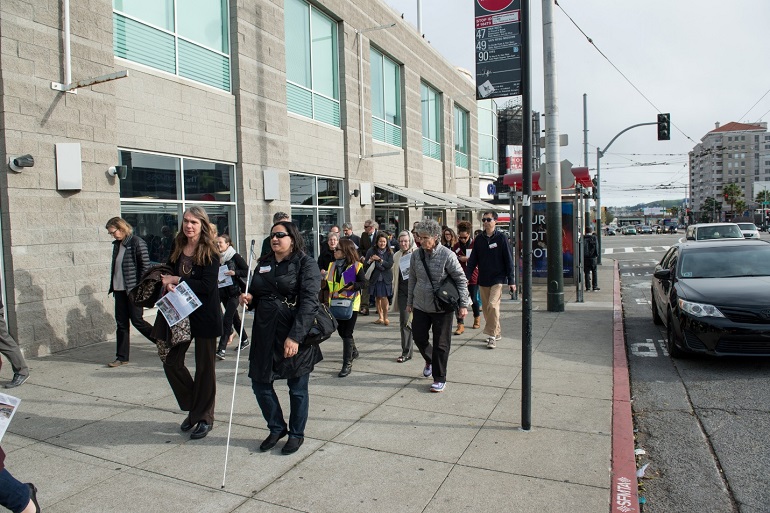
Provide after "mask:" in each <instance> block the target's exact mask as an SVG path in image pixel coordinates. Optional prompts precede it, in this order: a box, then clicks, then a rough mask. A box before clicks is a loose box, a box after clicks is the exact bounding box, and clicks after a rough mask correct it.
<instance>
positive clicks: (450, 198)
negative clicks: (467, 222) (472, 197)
mask: <svg viewBox="0 0 770 513" xmlns="http://www.w3.org/2000/svg"><path fill="white" fill-rule="evenodd" d="M425 194H427V195H428V196H434V197H436V198H438V199H439V200H441V201H445V202H447V203H453V204H454V205H455V207H454V208H459V209H461V210H466V209H469V210H478V206H477V205H476V204H475V203H473V202H471V201H467V200H464V199H462V198H461V197H459V196H455V195H454V194H448V193H446V192H436V191H425Z"/></svg>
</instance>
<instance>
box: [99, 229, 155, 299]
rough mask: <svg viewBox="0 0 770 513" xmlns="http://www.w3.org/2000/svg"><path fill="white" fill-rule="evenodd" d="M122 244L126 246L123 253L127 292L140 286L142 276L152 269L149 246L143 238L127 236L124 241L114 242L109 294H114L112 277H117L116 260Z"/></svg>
mask: <svg viewBox="0 0 770 513" xmlns="http://www.w3.org/2000/svg"><path fill="white" fill-rule="evenodd" d="M120 244H123V246H125V248H126V251H125V253H123V265H122V266H121V269H122V270H123V283H124V284H125V286H126V292H131V289H133V288H134V287H136V286H137V285H139V280H141V279H142V275H143V274H144V273H145V271H147V269H149V268H150V255H149V253H148V252H147V244H145V242H144V240H142V238H141V237H137V236H136V235H133V234H131V235H127V236H126V238H124V239H123V240H114V241H112V265H111V266H110V290H109V291H108V292H107V294H111V293H112V292H114V289H113V283H112V277H113V276H114V275H115V260H116V259H117V258H118V250H119V249H120Z"/></svg>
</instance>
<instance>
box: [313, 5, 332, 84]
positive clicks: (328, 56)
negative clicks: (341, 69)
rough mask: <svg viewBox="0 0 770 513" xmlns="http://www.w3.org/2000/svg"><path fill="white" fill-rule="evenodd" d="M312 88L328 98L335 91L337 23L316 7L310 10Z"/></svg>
mask: <svg viewBox="0 0 770 513" xmlns="http://www.w3.org/2000/svg"><path fill="white" fill-rule="evenodd" d="M310 23H311V30H312V41H313V49H312V53H311V56H312V59H313V66H312V69H313V90H314V91H317V92H319V93H321V94H323V95H326V96H328V97H329V98H335V99H336V98H339V94H338V91H337V87H338V84H337V75H338V73H337V24H336V23H335V22H333V21H332V20H331V19H329V18H327V17H326V16H325V15H323V14H321V12H320V11H319V10H318V9H312V10H311V21H310Z"/></svg>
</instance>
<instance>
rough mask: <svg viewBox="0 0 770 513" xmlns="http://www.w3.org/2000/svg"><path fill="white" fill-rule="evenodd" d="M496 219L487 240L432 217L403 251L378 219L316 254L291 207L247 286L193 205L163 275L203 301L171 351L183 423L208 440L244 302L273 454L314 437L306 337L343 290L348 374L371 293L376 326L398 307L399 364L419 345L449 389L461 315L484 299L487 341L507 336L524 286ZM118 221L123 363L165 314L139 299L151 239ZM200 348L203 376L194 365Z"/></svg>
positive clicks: (222, 240) (252, 372) (487, 218)
mask: <svg viewBox="0 0 770 513" xmlns="http://www.w3.org/2000/svg"><path fill="white" fill-rule="evenodd" d="M495 218H496V216H495V214H494V213H493V212H489V213H485V214H484V218H483V221H484V225H485V230H484V232H482V234H480V235H479V236H477V237H476V238H475V239H473V238H472V236H471V225H470V223H467V222H463V223H460V224H459V225H458V230H457V233H455V232H454V230H452V229H451V228H448V227H443V228H442V227H441V226H440V225H439V224H438V223H436V222H435V221H432V220H424V221H420V222H418V223H416V224H415V226H414V227H413V230H412V231H411V232H410V231H402V232H400V233H399V235H398V248H397V249H396V250H395V251H394V250H393V249H392V248H391V241H390V238H389V237H388V235H387V234H385V233H384V232H379V231H377V229H376V228H377V226H376V224H375V223H374V222H373V221H367V223H365V231H364V233H363V234H362V236H361V237H360V238H359V237H357V236H355V235H352V231H351V227H350V225H348V224H347V223H346V224H345V225H343V234H342V235H341V234H340V233H339V232H338V231H332V232H330V233H329V235H328V237H327V238H326V246H327V247H326V248H325V251H323V252H322V253H321V255H320V257H319V258H318V260H317V261H313V259H312V258H311V257H310V256H308V254H307V253H306V252H305V246H304V245H305V241H304V238H303V237H302V234H301V233H300V232H299V230H298V228H297V227H296V225H295V224H294V223H292V222H291V221H290V220H289V219H288V216H286V215H285V214H281V217H280V218H279V217H276V218H275V219H274V221H275V222H274V224H273V226H272V227H271V231H270V235H269V236H268V237H267V238H266V240H265V242H264V244H263V249H262V254H261V256H260V257H259V259H258V260H257V262H256V263H255V265H252V269H253V271H252V272H251V273H252V278H251V281H250V283H245V282H244V279H246V278H247V276H248V275H249V265H248V263H247V262H246V260H245V259H244V258H243V257H242V256H241V255H239V254H238V253H237V252H236V250H235V249H234V248H233V246H232V242H231V240H230V238H229V236H227V235H226V234H223V235H219V236H218V235H217V233H216V228H215V226H214V225H212V224H211V223H210V222H209V218H208V215H207V214H206V212H205V210H203V209H202V208H200V207H191V208H189V209H188V210H187V211H185V213H184V216H183V222H182V229H181V230H180V231H179V233H178V234H177V235H176V238H175V240H174V245H173V249H172V250H171V252H170V256H169V258H168V261H167V262H166V263H165V264H166V266H167V267H165V268H164V269H165V272H164V273H163V274H162V275H161V283H162V288H163V291H164V292H172V291H174V290H175V289H176V287H177V286H179V285H180V284H181V283H186V284H187V286H188V287H189V288H190V290H192V292H193V293H194V294H195V295H196V296H197V297H198V299H199V300H200V302H201V306H200V307H199V308H198V309H196V310H194V311H193V312H192V313H191V314H190V316H189V336H188V337H187V338H188V339H187V340H185V341H183V342H181V343H178V344H175V345H173V347H171V348H170V349H168V350H167V352H166V354H165V356H164V358H163V359H164V362H163V368H164V371H165V374H166V377H167V379H168V381H169V384H170V386H171V389H172V391H173V393H174V395H175V397H176V399H177V402H178V404H179V407H180V409H181V410H183V411H185V412H188V416H187V417H186V418H185V419H184V421H183V422H182V424H181V425H180V429H181V430H182V431H183V432H190V438H191V439H198V438H203V437H205V436H206V435H207V434H208V433H209V432H210V431H211V429H212V428H213V424H214V415H213V411H214V400H215V396H216V379H215V361H216V359H217V358H219V359H224V358H225V348H226V346H227V344H228V343H229V342H230V341H231V340H232V338H233V336H234V333H235V332H241V331H242V322H243V320H242V319H241V318H240V316H239V315H238V307H239V306H245V307H246V308H248V309H249V310H253V311H254V312H255V316H254V323H253V328H252V336H251V340H249V338H248V336H246V335H245V334H244V336H243V340H241V341H240V345H239V348H244V347H248V346H249V343H250V342H251V347H250V350H249V378H250V379H251V384H252V390H253V392H254V395H255V397H256V401H257V404H258V406H259V408H260V410H261V411H262V414H263V417H264V418H265V421H266V423H267V427H268V430H269V432H270V433H269V436H268V437H267V438H266V439H265V440H264V441H263V442H262V443H261V445H260V449H261V450H263V451H268V450H270V449H272V448H273V447H274V446H275V445H276V444H277V443H278V442H279V441H280V440H281V439H282V438H284V437H288V440H287V442H286V443H285V445H284V446H283V448H282V452H283V453H285V454H291V453H293V452H295V451H296V450H297V449H299V447H300V446H301V445H302V443H303V441H304V430H305V424H306V422H307V416H308V407H309V406H308V405H309V397H308V381H309V379H308V378H309V375H310V373H311V372H312V371H313V369H314V366H315V365H316V364H317V363H318V362H320V361H321V360H322V359H323V354H322V352H321V348H320V347H319V346H318V345H308V344H304V343H303V342H304V339H305V337H306V335H307V333H308V330H309V329H310V326H311V325H312V323H313V319H314V317H315V315H316V314H317V312H318V309H319V305H320V302H322V301H323V302H326V303H327V304H331V302H332V301H335V300H340V299H342V300H346V302H345V303H344V304H347V305H348V310H347V314H346V315H344V316H341V317H340V318H339V319H338V320H337V333H338V334H339V337H340V338H341V339H342V346H343V351H342V367H341V369H340V371H339V373H338V375H339V377H346V376H348V375H349V374H350V373H351V371H352V366H353V361H354V360H356V359H357V358H358V357H359V351H358V348H357V347H356V342H355V329H356V323H357V322H358V320H359V315H361V314H366V313H368V312H367V311H366V310H365V309H366V308H367V307H368V303H369V296H370V295H371V296H373V297H374V304H375V307H376V311H377V318H376V319H375V320H374V321H373V323H374V324H380V325H382V326H389V325H390V317H389V313H390V312H398V326H399V334H400V338H401V354H400V355H399V356H398V358H397V359H396V361H397V362H399V363H404V362H408V361H409V360H411V359H412V357H413V353H414V349H413V346H416V347H417V350H418V351H419V353H420V356H422V359H423V362H424V365H423V367H422V375H423V376H425V377H432V378H433V383H432V384H431V386H430V390H431V391H432V392H442V391H443V390H445V387H446V381H447V374H448V372H447V367H448V360H449V352H450V349H451V338H452V334H453V330H452V325H453V321H454V320H456V321H457V328H456V329H455V330H454V334H457V335H459V334H462V333H463V332H464V320H465V317H466V315H467V313H468V309H469V308H472V311H473V327H474V328H479V327H480V318H481V310H482V309H483V312H484V316H485V319H486V326H485V329H484V333H485V334H486V335H487V337H488V338H487V342H486V343H487V347H490V348H492V347H495V342H496V341H497V340H499V338H500V336H501V334H500V326H499V313H498V312H499V300H500V296H501V289H502V287H503V286H504V285H509V286H511V287H512V286H513V263H512V260H511V256H510V251H509V247H508V242H507V239H506V237H505V235H503V234H502V232H499V231H498V230H496V229H495V228H494V221H495ZM107 230H108V232H109V233H110V235H112V236H113V238H114V239H115V241H114V248H113V258H112V267H111V277H112V279H111V284H110V292H112V293H113V294H114V297H115V319H116V325H117V350H116V358H115V361H113V362H111V363H110V364H109V365H110V366H111V367H118V366H121V365H125V364H126V363H127V362H128V361H129V349H130V347H129V346H130V344H129V329H130V327H129V324H133V325H134V327H136V328H137V330H138V331H139V332H140V333H141V334H142V335H144V336H145V337H147V338H150V339H152V340H157V333H156V331H155V329H156V327H157V324H158V322H157V321H156V327H153V326H152V325H150V324H149V323H147V322H146V321H145V320H144V319H143V318H142V309H141V308H140V307H138V306H135V305H134V304H133V303H132V302H131V300H130V299H129V293H130V291H131V290H132V289H133V288H134V287H136V285H137V283H138V282H139V280H141V278H142V276H143V275H144V274H145V273H146V272H147V271H148V270H149V269H150V262H149V257H148V254H147V248H146V245H145V244H144V242H143V241H142V239H141V238H139V237H136V236H134V235H133V232H132V228H131V226H130V225H129V224H128V223H127V222H126V221H125V220H123V219H121V218H113V219H110V220H109V221H108V223H107ZM356 239H357V240H356ZM220 266H226V268H227V270H226V271H225V272H224V274H225V275H227V276H230V277H231V278H232V280H233V284H232V285H227V286H223V287H220V286H218V277H219V268H220ZM446 280H451V281H452V282H453V283H454V286H455V287H456V290H457V294H458V297H457V301H456V305H455V308H454V309H449V310H447V309H446V308H445V307H443V306H442V305H440V304H439V303H438V302H437V300H436V295H435V293H434V292H435V290H436V288H437V284H441V283H444V282H445V281H446ZM479 289H480V294H479ZM479 296H480V299H481V301H479ZM431 335H432V336H431ZM191 345H193V346H194V353H195V374H194V375H192V374H191V373H190V371H189V370H188V369H187V367H186V366H185V363H184V356H185V353H186V352H187V350H188V349H189V348H190V346H191ZM236 349H238V348H236ZM284 379H285V380H286V381H287V384H288V388H289V398H290V413H289V417H288V422H287V421H286V417H285V416H284V413H283V411H282V408H281V404H280V401H279V400H278V397H277V395H276V392H275V390H274V388H273V383H274V382H275V380H284Z"/></svg>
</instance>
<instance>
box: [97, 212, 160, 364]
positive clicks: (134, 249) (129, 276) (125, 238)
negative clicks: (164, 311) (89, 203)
mask: <svg viewBox="0 0 770 513" xmlns="http://www.w3.org/2000/svg"><path fill="white" fill-rule="evenodd" d="M105 228H107V232H108V233H109V234H110V235H111V236H112V238H113V239H115V240H114V241H113V243H112V265H111V267H110V289H109V292H108V294H110V293H111V294H112V296H113V297H114V298H115V324H116V325H117V332H116V333H115V338H116V342H117V349H116V351H115V361H113V362H110V363H108V364H107V366H108V367H120V366H121V365H125V364H127V363H128V357H129V352H130V345H131V341H130V340H131V339H130V336H131V335H130V330H131V327H130V326H129V324H128V323H129V321H130V322H131V324H133V325H134V327H135V328H136V329H137V330H139V333H141V334H142V335H144V336H145V337H147V338H148V339H149V340H151V341H153V340H152V339H151V338H150V332H151V331H152V325H151V324H150V323H149V322H147V321H145V320H144V317H142V309H141V308H139V307H138V306H134V305H133V304H132V303H131V301H129V300H128V293H129V292H131V290H132V289H133V288H134V287H136V286H137V285H138V284H139V280H141V278H142V274H144V272H145V271H146V270H147V269H148V268H149V267H150V256H149V254H148V253H147V244H145V242H144V241H143V240H142V239H141V238H140V237H137V236H134V230H133V228H132V227H131V225H130V224H128V222H127V221H126V220H125V219H123V218H121V217H113V218H112V219H110V220H109V221H107V225H106V226H105ZM153 342H154V341H153Z"/></svg>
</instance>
